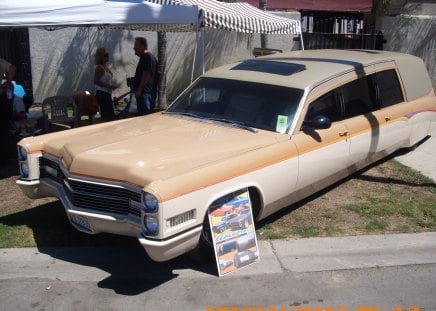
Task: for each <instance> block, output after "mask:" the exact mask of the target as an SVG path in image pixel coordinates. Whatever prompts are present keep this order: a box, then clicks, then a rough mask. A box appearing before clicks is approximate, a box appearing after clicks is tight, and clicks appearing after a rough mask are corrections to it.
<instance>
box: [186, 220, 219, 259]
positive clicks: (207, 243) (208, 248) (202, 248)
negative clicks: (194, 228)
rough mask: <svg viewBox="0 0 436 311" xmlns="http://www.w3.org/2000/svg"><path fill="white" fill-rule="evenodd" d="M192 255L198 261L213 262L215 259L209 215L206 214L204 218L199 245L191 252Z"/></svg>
mask: <svg viewBox="0 0 436 311" xmlns="http://www.w3.org/2000/svg"><path fill="white" fill-rule="evenodd" d="M190 257H191V258H192V259H194V260H197V261H203V262H206V261H207V262H211V261H214V260H215V256H214V251H213V241H212V231H211V228H210V222H209V217H208V216H207V215H206V216H205V217H204V220H203V229H202V230H201V234H200V239H199V241H198V245H197V247H196V248H194V249H193V250H192V251H191V252H190Z"/></svg>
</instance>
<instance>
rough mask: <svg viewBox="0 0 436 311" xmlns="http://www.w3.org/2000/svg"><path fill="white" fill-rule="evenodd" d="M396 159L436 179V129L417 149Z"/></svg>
mask: <svg viewBox="0 0 436 311" xmlns="http://www.w3.org/2000/svg"><path fill="white" fill-rule="evenodd" d="M395 159H396V160H398V161H399V162H400V163H402V164H404V165H406V166H409V167H411V168H413V169H415V170H417V171H419V172H421V173H422V174H423V175H425V176H428V177H430V178H431V179H433V181H436V129H435V130H433V132H432V136H431V137H430V138H428V139H427V140H425V141H424V142H423V143H421V144H420V145H419V146H418V147H417V148H416V149H415V150H413V151H410V152H408V153H406V154H403V155H400V156H397V157H396V158H395Z"/></svg>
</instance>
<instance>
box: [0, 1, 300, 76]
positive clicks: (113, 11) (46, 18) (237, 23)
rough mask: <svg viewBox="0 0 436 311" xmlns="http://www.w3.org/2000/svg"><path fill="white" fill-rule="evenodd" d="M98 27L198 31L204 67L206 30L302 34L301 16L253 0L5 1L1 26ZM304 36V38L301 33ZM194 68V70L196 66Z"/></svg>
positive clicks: (198, 59)
mask: <svg viewBox="0 0 436 311" xmlns="http://www.w3.org/2000/svg"><path fill="white" fill-rule="evenodd" d="M68 26H98V27H104V28H106V27H109V28H124V29H131V30H149V31H167V32H183V31H189V32H196V33H197V50H196V54H197V55H198V57H195V59H194V64H193V68H194V66H195V63H197V62H198V63H200V66H201V69H200V72H202V73H203V72H204V31H205V30H207V29H223V30H229V31H236V32H244V33H264V34H291V35H300V36H301V28H300V21H298V20H291V19H288V18H284V17H279V16H277V15H274V14H270V13H267V12H265V11H262V10H259V9H257V8H255V7H253V6H251V5H249V4H247V3H224V2H219V1H216V0H149V1H145V0H62V1H59V0H37V1H35V0H20V1H1V2H0V28H12V27H13V28H15V27H44V28H46V29H49V30H54V29H57V28H61V27H68ZM301 40H302V38H301ZM193 71H194V70H193Z"/></svg>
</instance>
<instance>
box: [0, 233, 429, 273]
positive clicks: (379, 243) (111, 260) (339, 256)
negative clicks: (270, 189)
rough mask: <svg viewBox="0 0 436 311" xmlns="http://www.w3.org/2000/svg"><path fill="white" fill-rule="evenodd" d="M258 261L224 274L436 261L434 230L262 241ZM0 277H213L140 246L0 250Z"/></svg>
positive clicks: (209, 268)
mask: <svg viewBox="0 0 436 311" xmlns="http://www.w3.org/2000/svg"><path fill="white" fill-rule="evenodd" d="M259 254H260V257H261V260H260V261H259V262H256V263H254V264H253V265H250V266H247V267H245V268H243V269H241V270H239V271H236V272H234V273H232V274H229V275H227V276H225V277H226V278H227V277H231V278H233V277H240V276H253V275H265V274H281V273H283V272H295V273H302V272H315V271H334V270H344V269H345V270H351V269H363V268H378V267H390V266H404V265H424V264H435V263H436V232H428V233H418V234H394V235H372V236H351V237H339V238H305V239H292V240H271V241H260V243H259ZM0 262H1V265H0V280H8V279H20V278H40V279H51V280H60V281H73V282H74V281H77V282H81V281H87V282H98V281H101V280H103V279H106V278H110V277H111V276H112V277H114V276H116V277H120V276H122V277H123V278H129V277H131V278H135V279H136V278H141V277H145V278H147V279H161V278H162V277H168V278H171V277H174V276H177V277H178V278H190V279H195V278H202V277H216V275H217V273H216V267H215V264H214V263H208V264H203V265H202V264H198V263H196V262H193V261H192V260H190V259H189V258H188V257H187V256H184V257H183V256H182V257H180V258H178V259H176V260H172V261H169V262H165V263H155V262H152V261H151V260H150V259H149V258H148V257H147V256H146V255H145V253H144V252H143V250H142V249H141V248H140V247H139V246H138V248H137V249H136V248H133V247H130V248H125V249H120V248H105V247H101V248H95V247H94V248H86V247H81V248H45V249H37V248H21V249H1V250H0Z"/></svg>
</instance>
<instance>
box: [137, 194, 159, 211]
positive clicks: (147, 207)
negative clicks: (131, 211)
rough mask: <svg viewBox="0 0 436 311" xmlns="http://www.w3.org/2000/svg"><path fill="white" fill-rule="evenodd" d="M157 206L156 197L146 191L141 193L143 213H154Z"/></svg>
mask: <svg viewBox="0 0 436 311" xmlns="http://www.w3.org/2000/svg"><path fill="white" fill-rule="evenodd" d="M158 206H159V202H158V201H157V198H156V197H155V196H154V195H152V194H150V193H147V192H144V193H143V194H142V202H141V209H142V211H143V212H144V213H156V212H157V209H158Z"/></svg>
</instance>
